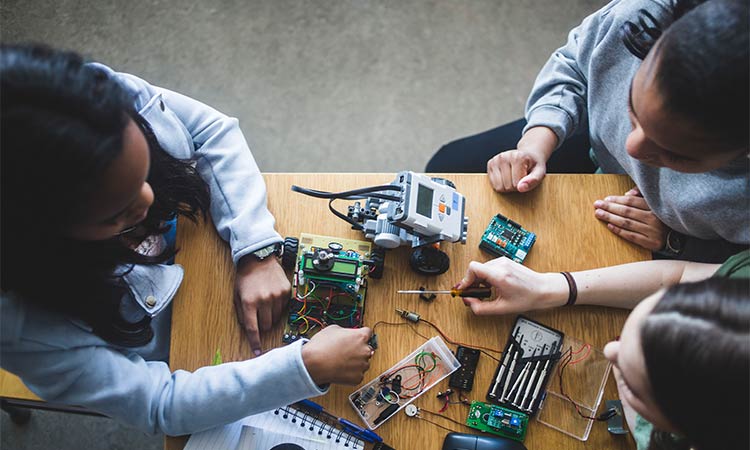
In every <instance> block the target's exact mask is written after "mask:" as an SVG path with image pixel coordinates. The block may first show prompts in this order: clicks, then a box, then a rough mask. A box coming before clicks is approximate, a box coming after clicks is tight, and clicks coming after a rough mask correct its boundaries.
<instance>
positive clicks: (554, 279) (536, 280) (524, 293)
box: [456, 257, 568, 316]
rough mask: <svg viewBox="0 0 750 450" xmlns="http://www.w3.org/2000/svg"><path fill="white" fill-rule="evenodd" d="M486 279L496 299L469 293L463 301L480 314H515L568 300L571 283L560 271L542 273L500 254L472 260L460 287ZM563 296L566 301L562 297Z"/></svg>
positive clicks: (563, 302) (550, 306)
mask: <svg viewBox="0 0 750 450" xmlns="http://www.w3.org/2000/svg"><path fill="white" fill-rule="evenodd" d="M479 282H482V283H484V284H488V285H490V286H492V287H493V288H494V290H495V293H496V294H497V297H496V298H495V299H491V300H488V299H482V300H480V299H478V298H471V297H466V298H463V302H464V304H465V305H466V306H468V307H470V308H471V310H472V312H473V313H474V314H476V315H478V316H484V315H500V314H513V313H520V312H524V311H533V310H536V309H544V308H552V307H555V306H561V305H563V304H565V299H566V295H567V294H565V295H562V296H561V295H560V293H567V290H568V285H567V281H565V277H563V276H562V275H560V274H559V273H538V272H535V271H533V270H531V269H529V268H528V267H525V266H523V265H521V264H518V263H516V262H513V261H511V260H510V259H508V258H505V257H500V258H496V259H493V260H492V261H488V262H486V263H480V262H477V261H472V262H470V263H469V267H468V268H467V270H466V275H465V276H464V278H463V279H462V280H461V282H460V283H458V285H456V289H464V288H467V287H469V286H472V285H474V284H476V283H479ZM561 298H562V302H561V301H560V299H561Z"/></svg>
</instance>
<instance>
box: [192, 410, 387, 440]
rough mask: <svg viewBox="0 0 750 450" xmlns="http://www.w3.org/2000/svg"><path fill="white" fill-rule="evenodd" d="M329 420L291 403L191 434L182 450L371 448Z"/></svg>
mask: <svg viewBox="0 0 750 450" xmlns="http://www.w3.org/2000/svg"><path fill="white" fill-rule="evenodd" d="M366 445H367V444H366V443H365V442H363V441H362V440H360V439H358V438H357V437H356V436H354V435H352V434H351V433H349V432H348V431H347V430H345V429H342V428H340V427H338V426H336V425H335V424H333V423H331V421H330V420H324V418H322V417H319V416H317V415H314V414H310V413H308V412H304V411H301V410H298V409H295V408H293V407H291V406H286V407H284V408H279V409H276V410H274V411H268V412H265V413H261V414H256V415H254V416H249V417H245V418H244V419H242V420H238V421H237V422H234V423H230V424H229V425H225V426H223V427H217V428H213V429H211V430H207V431H203V432H201V433H195V434H193V435H192V436H191V437H190V439H189V440H188V443H187V445H186V446H185V450H337V449H341V450H364V449H366V448H372V449H373V450H379V449H382V450H385V449H390V447H388V446H387V445H384V444H382V443H377V444H375V445H374V446H370V447H366Z"/></svg>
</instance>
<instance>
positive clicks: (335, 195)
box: [292, 184, 401, 201]
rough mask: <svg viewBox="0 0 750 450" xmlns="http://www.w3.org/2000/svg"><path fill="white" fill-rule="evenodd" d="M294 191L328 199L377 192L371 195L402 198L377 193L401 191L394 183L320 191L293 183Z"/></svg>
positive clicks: (393, 199) (382, 197)
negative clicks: (340, 190)
mask: <svg viewBox="0 0 750 450" xmlns="http://www.w3.org/2000/svg"><path fill="white" fill-rule="evenodd" d="M292 191H294V192H299V193H300V194H304V195H309V196H310V197H316V198H326V199H339V198H340V199H347V198H348V197H353V196H358V195H362V194H371V193H376V194H375V195H370V197H376V198H380V199H383V200H392V201H399V200H401V198H400V197H398V196H395V195H387V194H377V193H378V192H383V191H399V192H401V186H394V185H392V184H385V185H380V186H370V187H366V188H360V189H352V190H350V191H342V192H326V191H318V190H316V189H307V188H303V187H299V186H297V185H292ZM360 198H364V197H360Z"/></svg>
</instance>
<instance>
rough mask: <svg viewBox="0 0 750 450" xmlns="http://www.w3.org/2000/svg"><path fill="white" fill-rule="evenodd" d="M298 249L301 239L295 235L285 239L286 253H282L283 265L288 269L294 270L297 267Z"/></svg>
mask: <svg viewBox="0 0 750 450" xmlns="http://www.w3.org/2000/svg"><path fill="white" fill-rule="evenodd" d="M298 249H299V239H297V238H293V237H288V238H286V239H284V254H283V255H281V267H283V268H284V269H286V270H293V269H294V268H295V267H294V265H295V264H296V263H297V250H298Z"/></svg>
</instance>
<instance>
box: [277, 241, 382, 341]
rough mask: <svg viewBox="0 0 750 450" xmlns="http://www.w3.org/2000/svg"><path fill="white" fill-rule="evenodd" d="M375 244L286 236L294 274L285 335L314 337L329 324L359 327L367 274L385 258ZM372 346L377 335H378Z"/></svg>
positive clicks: (287, 255)
mask: <svg viewBox="0 0 750 450" xmlns="http://www.w3.org/2000/svg"><path fill="white" fill-rule="evenodd" d="M373 256H374V255H373V251H372V244H371V243H369V242H365V241H357V240H350V239H340V238H333V237H328V236H318V235H314V234H306V233H302V235H301V236H300V240H299V241H298V240H297V239H294V238H286V240H285V243H284V255H283V258H284V259H285V260H286V265H287V266H288V267H287V268H289V269H291V270H292V272H293V274H292V295H291V298H290V299H289V316H288V319H287V323H286V326H285V327H284V335H283V337H282V340H283V341H284V342H285V343H290V342H294V341H296V340H297V339H300V338H310V337H312V336H313V335H314V334H315V333H317V332H318V331H320V330H322V329H323V328H325V327H326V326H328V325H333V324H335V325H339V326H341V327H344V328H359V327H361V326H362V321H363V317H364V312H365V297H366V295H367V280H368V278H369V276H370V274H371V273H372V271H373V270H374V268H375V267H376V266H377V265H378V264H380V263H382V261H378V260H377V258H373ZM373 344H374V346H373V348H375V347H377V341H373Z"/></svg>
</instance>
